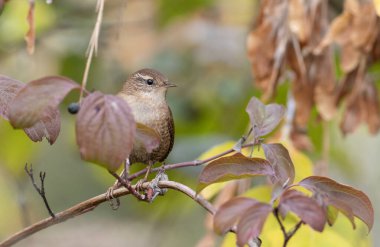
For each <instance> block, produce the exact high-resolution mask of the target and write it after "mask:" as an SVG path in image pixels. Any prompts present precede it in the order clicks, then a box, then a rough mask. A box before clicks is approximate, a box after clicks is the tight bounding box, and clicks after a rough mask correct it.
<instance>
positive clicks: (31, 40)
mask: <svg viewBox="0 0 380 247" xmlns="http://www.w3.org/2000/svg"><path fill="white" fill-rule="evenodd" d="M27 21H28V25H29V30H28V32H27V33H26V35H25V41H26V47H27V50H28V53H29V54H33V53H34V44H35V40H36V28H35V25H34V0H29V11H28V17H27Z"/></svg>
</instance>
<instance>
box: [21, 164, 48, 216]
mask: <svg viewBox="0 0 380 247" xmlns="http://www.w3.org/2000/svg"><path fill="white" fill-rule="evenodd" d="M24 169H25V172H26V173H27V174H28V176H29V177H30V180H31V181H32V184H33V186H34V188H35V189H36V191H37V192H38V194H39V195H40V196H41V198H42V200H43V201H44V203H45V207H46V209H47V210H48V212H49V214H50V216H51V217H53V218H54V217H55V215H54V213H53V211H52V210H51V209H50V206H49V203H48V201H47V199H46V195H45V177H46V173H45V172H40V181H41V186H40V187H38V185H37V184H36V182H35V181H34V174H33V166H32V165H30V168H28V163H26V164H25V168H24Z"/></svg>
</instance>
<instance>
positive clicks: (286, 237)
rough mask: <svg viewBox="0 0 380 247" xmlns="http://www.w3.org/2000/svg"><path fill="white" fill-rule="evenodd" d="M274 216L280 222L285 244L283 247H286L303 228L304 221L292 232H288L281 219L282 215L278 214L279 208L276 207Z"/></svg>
mask: <svg viewBox="0 0 380 247" xmlns="http://www.w3.org/2000/svg"><path fill="white" fill-rule="evenodd" d="M273 214H274V216H275V218H276V220H277V222H278V224H279V225H280V228H281V231H282V234H283V235H284V243H283V245H282V246H283V247H286V246H287V245H288V243H289V240H290V239H291V238H292V237H293V236H294V234H296V232H297V231H298V229H299V228H300V227H301V226H302V224H303V221H302V220H300V221H299V222H298V223H297V224H296V225H295V226H294V228H293V229H292V230H290V231H289V232H287V231H286V229H285V226H284V224H283V223H282V221H281V219H280V215H279V212H278V207H276V208H275V209H274V210H273Z"/></svg>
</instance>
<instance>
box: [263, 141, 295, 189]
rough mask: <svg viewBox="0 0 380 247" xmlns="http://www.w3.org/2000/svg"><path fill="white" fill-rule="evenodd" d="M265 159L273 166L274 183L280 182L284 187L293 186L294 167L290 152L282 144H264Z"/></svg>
mask: <svg viewBox="0 0 380 247" xmlns="http://www.w3.org/2000/svg"><path fill="white" fill-rule="evenodd" d="M262 146H263V149H264V153H265V157H266V158H267V160H268V161H269V163H270V164H271V165H272V167H273V170H274V176H273V177H272V179H271V180H272V182H273V183H277V182H279V183H280V184H281V185H282V186H284V185H288V184H292V183H293V181H294V176H295V172H294V165H293V162H292V160H291V159H290V156H289V152H288V150H287V149H286V148H285V147H284V146H283V145H282V144H278V143H275V144H263V145H262Z"/></svg>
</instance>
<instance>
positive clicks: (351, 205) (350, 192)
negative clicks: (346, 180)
mask: <svg viewBox="0 0 380 247" xmlns="http://www.w3.org/2000/svg"><path fill="white" fill-rule="evenodd" d="M299 185H301V186H303V187H305V188H307V189H309V190H311V191H312V192H314V194H317V198H319V199H320V200H319V202H320V203H321V204H322V206H328V205H331V206H334V207H335V208H336V209H338V210H339V211H341V212H342V213H344V214H345V215H346V216H347V217H348V218H349V219H350V220H351V221H352V222H353V217H351V215H354V216H356V217H358V218H359V219H361V220H362V221H363V222H364V223H365V224H366V225H367V226H368V229H369V231H370V230H371V229H372V226H373V221H374V212H373V207H372V203H371V201H370V200H369V198H368V197H367V195H366V194H365V193H363V192H362V191H360V190H357V189H355V188H352V187H350V186H347V185H343V184H340V183H338V182H336V181H334V180H332V179H330V178H326V177H319V176H311V177H307V178H305V179H304V180H302V181H301V182H300V183H299Z"/></svg>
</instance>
